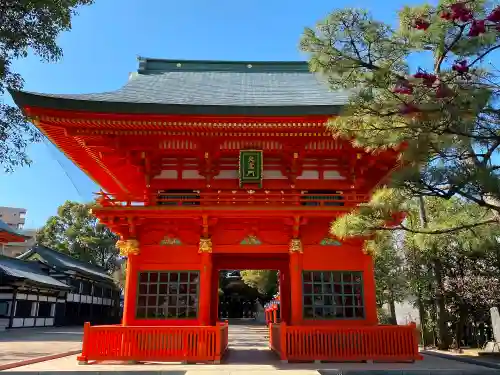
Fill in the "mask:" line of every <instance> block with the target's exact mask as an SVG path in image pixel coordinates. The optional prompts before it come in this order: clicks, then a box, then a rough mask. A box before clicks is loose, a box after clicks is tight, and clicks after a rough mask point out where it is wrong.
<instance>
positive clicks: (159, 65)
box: [11, 58, 348, 116]
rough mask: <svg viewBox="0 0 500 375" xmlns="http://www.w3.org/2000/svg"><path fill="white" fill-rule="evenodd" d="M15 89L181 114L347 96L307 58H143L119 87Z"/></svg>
mask: <svg viewBox="0 0 500 375" xmlns="http://www.w3.org/2000/svg"><path fill="white" fill-rule="evenodd" d="M11 94H12V96H13V98H14V100H15V102H16V103H17V105H18V106H20V107H25V106H36V107H42V108H43V107H45V108H51V109H66V110H74V111H90V112H112V113H143V114H146V113H147V114H179V115H180V114H188V115H190V114H195V115H260V116H285V115H288V116H301V115H334V114H337V113H338V112H339V110H340V108H341V107H342V106H343V105H345V104H346V103H347V100H348V93H347V92H340V91H338V92H334V91H331V90H330V89H329V88H328V83H327V82H326V80H324V79H323V78H322V77H320V76H319V75H317V74H313V73H310V72H309V70H308V64H307V62H304V61H284V62H259V61H239V62H237V61H235V62H231V61H187V60H160V59H147V58H139V69H138V71H137V72H136V73H133V74H131V75H130V78H129V80H128V82H127V83H126V84H125V85H124V86H123V87H122V88H120V89H118V90H116V91H112V92H105V93H95V94H75V95H62V94H37V93H29V92H19V91H11Z"/></svg>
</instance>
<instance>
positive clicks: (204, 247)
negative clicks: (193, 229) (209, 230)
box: [198, 238, 212, 253]
mask: <svg viewBox="0 0 500 375" xmlns="http://www.w3.org/2000/svg"><path fill="white" fill-rule="evenodd" d="M198 252H199V253H211V252H212V239H211V238H200V247H199V248H198Z"/></svg>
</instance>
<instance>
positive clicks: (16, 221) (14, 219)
mask: <svg viewBox="0 0 500 375" xmlns="http://www.w3.org/2000/svg"><path fill="white" fill-rule="evenodd" d="M0 220H2V221H3V222H4V223H6V224H7V225H8V226H9V227H11V228H12V229H15V230H23V229H24V223H25V222H26V209H25V208H15V207H0Z"/></svg>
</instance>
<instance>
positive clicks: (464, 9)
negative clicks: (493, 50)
mask: <svg viewBox="0 0 500 375" xmlns="http://www.w3.org/2000/svg"><path fill="white" fill-rule="evenodd" d="M440 17H441V18H442V19H444V20H447V21H451V22H462V23H469V22H470V28H469V32H468V34H467V35H469V36H471V37H476V36H479V35H481V34H484V33H485V32H486V28H487V27H495V29H496V30H498V31H500V7H496V8H495V9H493V10H492V11H491V13H490V14H489V15H488V16H487V17H486V18H485V19H484V20H478V19H474V14H473V12H472V10H471V9H469V7H468V6H467V2H459V3H455V4H452V5H450V7H449V8H447V9H445V10H443V11H442V12H441V14H440ZM430 25H431V24H430V22H429V21H428V20H427V19H425V18H423V17H419V18H417V19H415V20H414V21H413V27H414V28H415V29H417V30H427V29H428V28H429V26H430Z"/></svg>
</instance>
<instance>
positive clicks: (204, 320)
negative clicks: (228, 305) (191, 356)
mask: <svg viewBox="0 0 500 375" xmlns="http://www.w3.org/2000/svg"><path fill="white" fill-rule="evenodd" d="M211 250H212V249H211V248H210V252H208V251H204V252H201V253H200V256H201V270H200V291H199V293H200V294H199V296H200V297H199V301H200V304H199V315H198V316H199V321H200V325H203V326H205V325H206V326H208V325H210V299H211V296H212V290H211V285H212V253H211Z"/></svg>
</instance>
